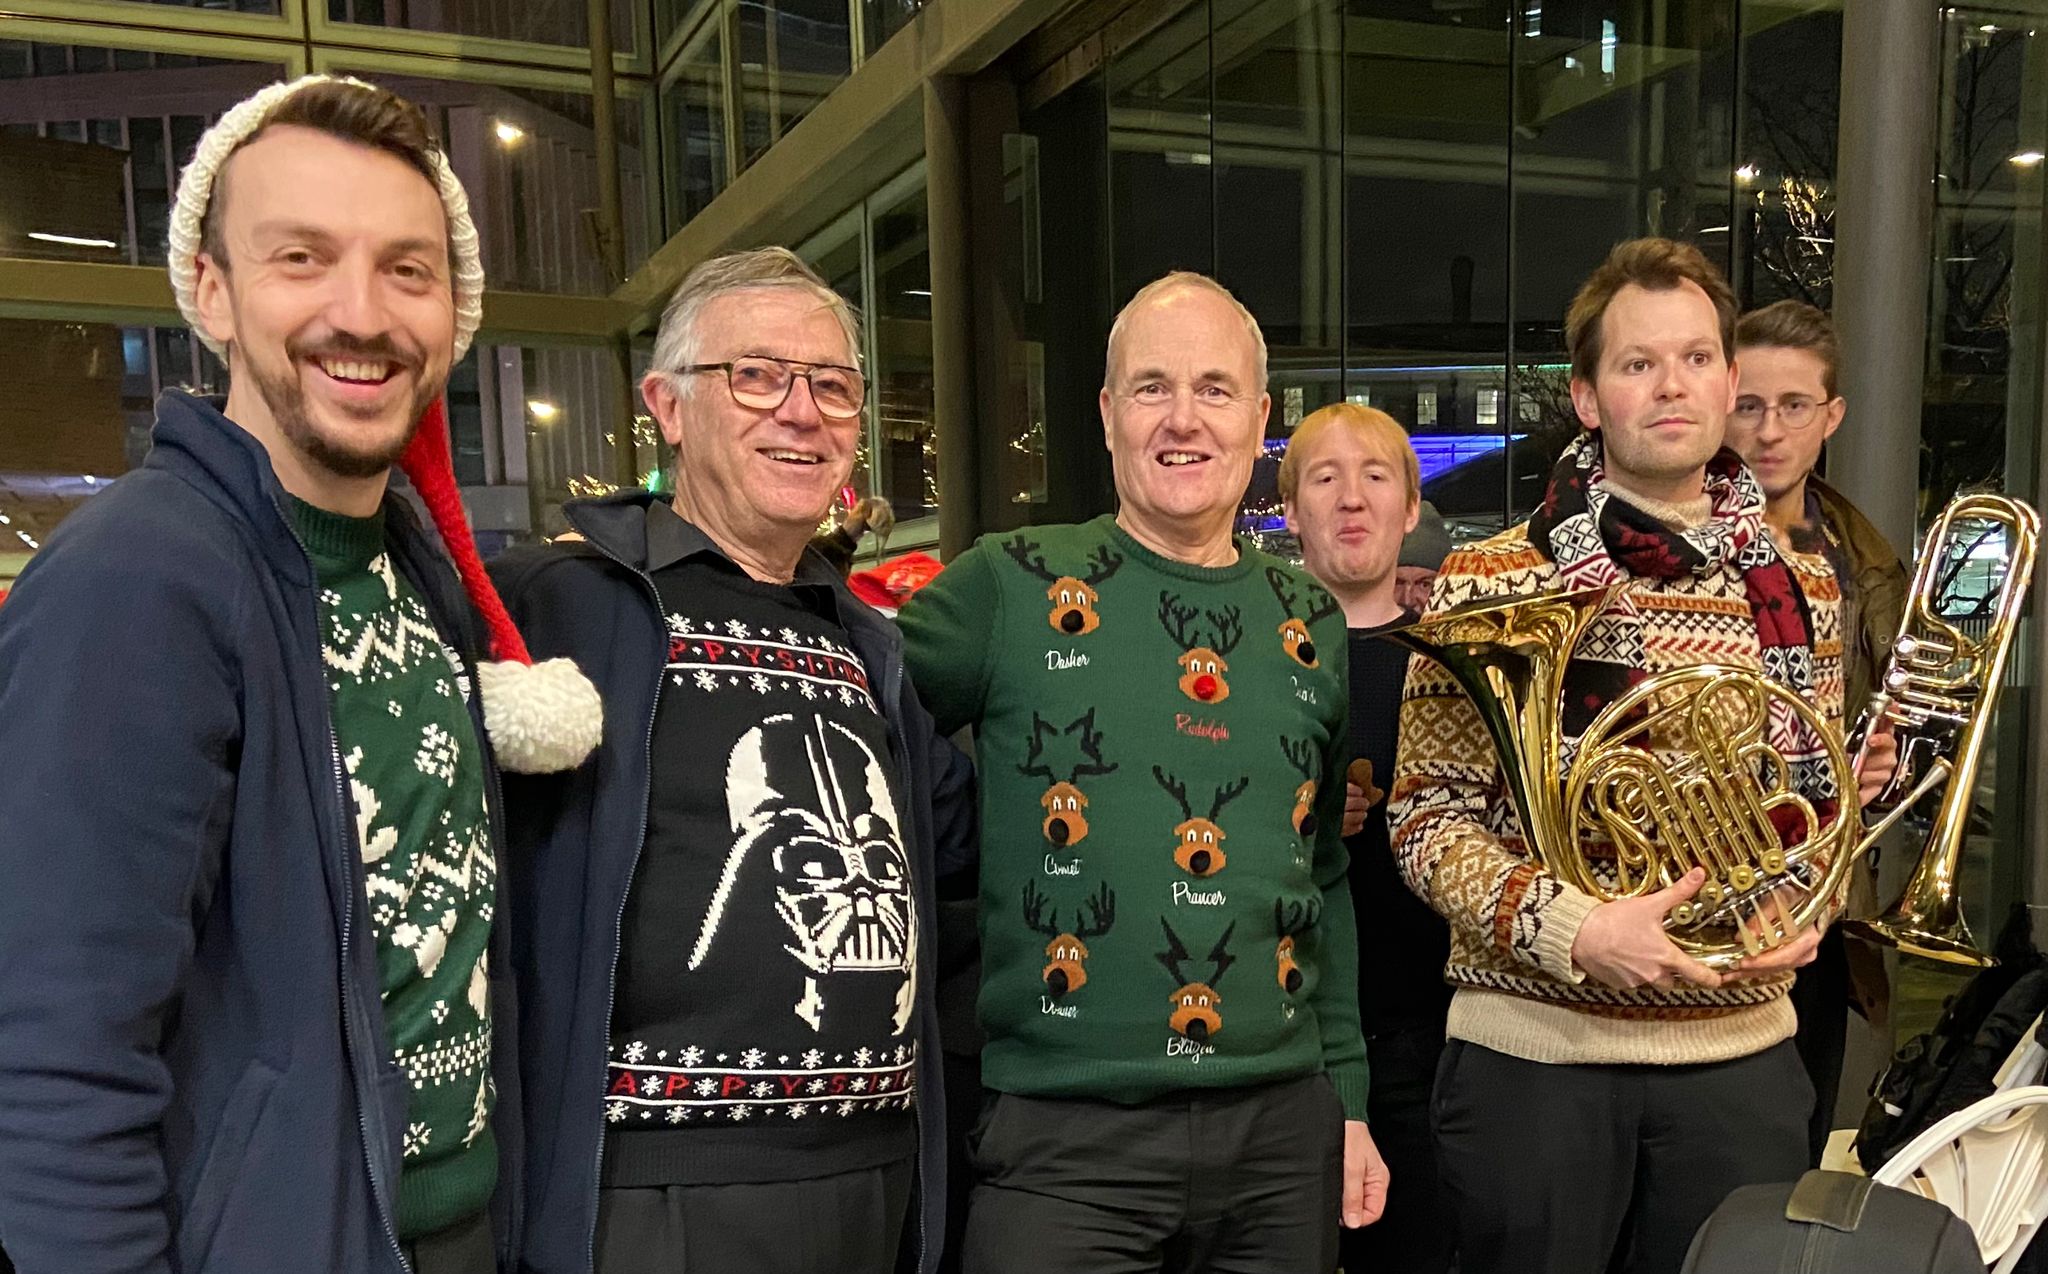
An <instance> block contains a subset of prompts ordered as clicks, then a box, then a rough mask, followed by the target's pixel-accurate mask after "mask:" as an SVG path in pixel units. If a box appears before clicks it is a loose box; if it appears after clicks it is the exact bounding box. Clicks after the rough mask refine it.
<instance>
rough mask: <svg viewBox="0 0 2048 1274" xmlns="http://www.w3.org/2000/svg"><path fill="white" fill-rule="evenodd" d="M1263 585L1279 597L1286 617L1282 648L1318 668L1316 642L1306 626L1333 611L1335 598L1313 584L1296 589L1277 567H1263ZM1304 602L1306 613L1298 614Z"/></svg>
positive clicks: (1304, 664) (1290, 656)
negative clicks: (1264, 581)
mask: <svg viewBox="0 0 2048 1274" xmlns="http://www.w3.org/2000/svg"><path fill="white" fill-rule="evenodd" d="M1266 586H1267V587H1268V588H1270V589H1272V590H1273V596H1275V597H1277V598H1279V599H1280V609H1281V610H1284V611H1286V612H1287V618H1286V619H1285V620H1283V621H1282V622H1281V624H1280V645H1281V648H1282V649H1284V650H1286V652H1287V656H1288V658H1290V659H1292V660H1294V662H1296V663H1298V664H1300V665H1301V666H1302V667H1304V668H1315V667H1318V666H1319V664H1318V663H1317V660H1316V644H1315V642H1314V641H1313V640H1311V639H1310V637H1309V635H1308V626H1309V625H1310V624H1313V623H1315V622H1316V621H1317V620H1319V619H1326V618H1328V617H1329V616H1331V615H1334V614H1336V613H1337V611H1338V610H1339V606H1338V603H1337V599H1336V598H1334V597H1332V596H1330V594H1329V593H1327V592H1325V591H1324V590H1323V589H1320V588H1316V587H1314V586H1313V585H1310V586H1307V587H1303V588H1297V587H1296V586H1295V583H1294V581H1293V580H1292V579H1291V578H1289V576H1288V574H1287V572H1285V571H1283V570H1281V569H1280V568H1279V567H1277V566H1269V567H1267V568H1266ZM1304 604H1306V605H1307V606H1308V607H1309V609H1308V611H1307V613H1306V614H1298V613H1297V612H1298V611H1300V610H1301V608H1302V607H1303V605H1304Z"/></svg>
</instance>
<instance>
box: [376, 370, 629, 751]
mask: <svg viewBox="0 0 2048 1274" xmlns="http://www.w3.org/2000/svg"><path fill="white" fill-rule="evenodd" d="M398 467H399V468H400V469H403V470H404V471H405V476H406V477H407V478H409V479H411V481H412V485H413V490H415V491H417V492H419V495H420V501H421V503H423V504H425V505H426V506H427V516H429V517H431V518H432V519H433V520H434V528H435V529H436V530H438V531H439V532H440V533H441V542H442V543H443V544H444V545H446V546H447V549H448V556H449V557H450V558H451V559H453V560H454V563H455V573H456V574H457V575H458V576H460V577H461V579H462V588H463V591H464V592H466V593H467V594H469V600H470V603H471V604H472V605H474V606H475V607H476V609H477V612H478V613H479V614H481V615H482V616H483V619H484V625H485V627H486V628H487V629H488V630H489V634H490V646H491V648H490V656H491V661H490V662H488V663H484V664H480V665H479V666H478V667H477V670H476V674H477V688H478V690H479V691H480V692H481V693H482V694H483V697H484V726H485V728H486V729H487V730H488V731H489V732H490V736H491V749H492V751H493V752H494V753H495V754H496V756H497V758H498V764H499V765H501V766H503V767H504V768H505V769H507V770H511V771H513V772H514V773H518V774H547V773H551V772H553V771H556V770H572V769H575V768H576V767H577V766H578V765H581V764H582V763H583V758H585V757H587V756H589V755H590V753H591V751H592V750H593V749H594V748H596V747H597V744H598V740H599V739H600V737H602V734H603V729H604V704H603V701H602V700H601V699H600V698H599V697H598V693H597V687H596V686H594V685H592V684H591V682H590V679H589V678H588V677H586V676H584V675H583V672H582V670H581V669H579V668H578V667H577V666H576V665H575V664H574V663H573V662H571V661H570V660H567V659H548V660H544V661H542V662H540V663H538V664H536V663H535V662H534V661H533V656H532V655H531V654H529V653H528V652H527V649H526V640H525V639H524V638H523V637H521V636H520V635H519V628H518V626H517V625H515V624H514V623H513V622H512V616H511V614H510V613H509V612H507V611H506V609H505V603H504V601H503V600H502V599H500V598H499V596H498V590H497V588H496V586H494V585H493V584H492V583H491V577H490V575H489V574H487V573H486V572H485V571H484V562H483V558H482V557H480V556H479V555H478V554H477V551H476V541H475V539H474V538H472V536H471V534H470V529H469V517H468V515H467V514H466V513H464V512H463V509H462V495H461V493H460V492H459V491H458V490H457V489H456V486H455V461H454V456H453V454H452V452H451V450H450V447H449V443H448V409H447V406H446V404H445V403H444V402H443V401H442V400H441V399H438V398H437V399H435V400H434V402H433V404H432V405H430V406H429V407H428V408H427V411H426V415H424V416H422V417H421V418H420V427H419V430H418V432H416V433H415V434H414V435H413V439H412V442H411V443H410V444H408V445H407V447H406V449H405V454H404V455H402V456H400V457H399V458H398Z"/></svg>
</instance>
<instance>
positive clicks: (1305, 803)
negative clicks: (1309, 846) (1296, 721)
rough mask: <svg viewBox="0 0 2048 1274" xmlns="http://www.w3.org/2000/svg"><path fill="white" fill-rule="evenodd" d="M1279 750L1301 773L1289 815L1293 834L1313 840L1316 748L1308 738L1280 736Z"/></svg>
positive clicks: (1297, 771)
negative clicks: (1299, 784)
mask: <svg viewBox="0 0 2048 1274" xmlns="http://www.w3.org/2000/svg"><path fill="white" fill-rule="evenodd" d="M1280 750H1281V751H1282V752H1284V753H1286V754H1287V763H1288V764H1289V765H1291V766H1293V767H1294V771H1295V773H1297V774H1299V775H1301V779H1302V782H1301V786H1299V787H1297V788H1295V789H1294V813H1293V814H1292V815H1291V816H1290V817H1291V820H1292V822H1293V824H1294V832H1295V835H1297V836H1299V837H1301V838H1302V839H1303V840H1314V839H1315V836H1316V748H1315V744H1314V743H1313V742H1311V741H1309V740H1308V739H1290V738H1288V737H1287V736H1286V735H1284V734H1283V735H1281V736H1280Z"/></svg>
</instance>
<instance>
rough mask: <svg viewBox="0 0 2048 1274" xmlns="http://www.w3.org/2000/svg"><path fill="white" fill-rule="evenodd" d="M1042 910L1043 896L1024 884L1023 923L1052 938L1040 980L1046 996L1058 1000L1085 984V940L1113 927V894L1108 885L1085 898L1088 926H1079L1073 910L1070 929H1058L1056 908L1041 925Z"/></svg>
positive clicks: (1035, 887) (1077, 914) (1028, 883)
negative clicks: (1043, 984) (1072, 923)
mask: <svg viewBox="0 0 2048 1274" xmlns="http://www.w3.org/2000/svg"><path fill="white" fill-rule="evenodd" d="M1044 908H1045V895H1044V894H1042V893H1040V892H1038V885H1037V882H1035V881H1029V880H1027V881H1025V882H1024V924H1025V926H1026V927H1027V928H1029V929H1031V930H1032V931H1034V932H1036V933H1042V934H1044V935H1045V936H1046V937H1047V938H1049V939H1051V941H1049V942H1047V943H1046V944H1045V969H1044V970H1043V971H1042V972H1041V973H1040V974H1039V977H1040V979H1041V980H1042V981H1043V982H1044V983H1045V993H1046V994H1047V995H1048V996H1051V997H1052V998H1053V999H1055V1000H1057V999H1059V998H1060V997H1061V996H1063V995H1066V994H1067V993H1069V992H1071V991H1078V990H1080V989H1081V988H1082V987H1084V986H1087V985H1088V939H1090V938H1099V937H1101V936H1102V935H1103V934H1105V933H1108V932H1109V931H1110V928H1111V926H1113V925H1115V924H1116V895H1115V894H1114V893H1112V892H1111V891H1110V888H1109V886H1108V885H1106V884H1105V885H1104V886H1102V889H1101V891H1100V892H1099V893H1097V894H1096V895H1094V896H1093V897H1091V898H1089V899H1088V911H1089V918H1088V923H1087V924H1085V925H1084V924H1082V923H1080V919H1081V916H1080V908H1078V907H1076V908H1075V909H1074V921H1075V923H1074V927H1073V928H1071V929H1062V928H1060V913H1059V910H1058V909H1057V908H1055V909H1053V910H1052V911H1049V912H1045V919H1044V921H1043V922H1041V921H1040V920H1039V914H1040V912H1042V911H1044Z"/></svg>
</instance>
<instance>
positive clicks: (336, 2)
mask: <svg viewBox="0 0 2048 1274" xmlns="http://www.w3.org/2000/svg"><path fill="white" fill-rule="evenodd" d="M326 4H327V20H328V21H329V22H345V23H352V24H356V25H360V26H376V27H401V28H404V29H405V30H408V31H438V32H441V33H443V34H446V35H467V36H480V37H483V38H485V39H492V40H516V41H518V42H520V43H522V44H562V45H568V46H569V47H571V48H578V49H584V48H589V47H590V10H589V6H587V5H586V4H585V3H584V2H583V0H520V3H518V4H507V3H505V2H504V0H326ZM634 12H635V8H634V4H633V3H632V0H612V5H611V18H612V47H613V48H614V49H617V50H619V51H621V52H630V51H632V49H633V47H634V39H635V36H634V23H633V15H634Z"/></svg>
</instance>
